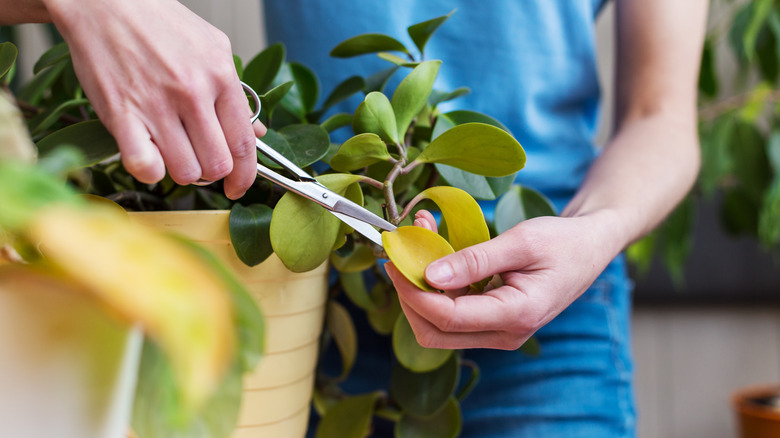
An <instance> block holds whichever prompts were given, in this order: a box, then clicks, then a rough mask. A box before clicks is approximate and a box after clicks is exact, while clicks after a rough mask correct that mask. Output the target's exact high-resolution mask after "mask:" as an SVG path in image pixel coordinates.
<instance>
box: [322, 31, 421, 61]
mask: <svg viewBox="0 0 780 438" xmlns="http://www.w3.org/2000/svg"><path fill="white" fill-rule="evenodd" d="M376 52H404V53H409V51H408V50H406V46H404V45H403V44H402V43H401V42H400V41H398V40H396V39H395V38H393V37H391V36H388V35H382V34H378V33H366V34H362V35H357V36H354V37H352V38H349V39H347V40H344V41H342V42H341V43H339V44H338V45H337V46H336V47H334V48H333V50H331V51H330V56H333V57H336V58H350V57H353V56H358V55H364V54H366V53H376Z"/></svg>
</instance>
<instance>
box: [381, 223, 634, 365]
mask: <svg viewBox="0 0 780 438" xmlns="http://www.w3.org/2000/svg"><path fill="white" fill-rule="evenodd" d="M608 216H609V214H608V213H599V214H594V215H588V216H580V217H571V218H563V217H541V218H536V219H531V220H528V221H525V222H522V223H520V224H518V225H517V226H515V227H514V228H512V229H510V230H508V231H506V232H504V233H503V234H501V235H499V236H498V237H496V238H494V239H492V240H490V241H488V242H484V243H482V244H479V245H474V246H472V247H469V248H465V249H463V250H461V251H458V252H456V253H455V254H451V255H449V256H446V257H443V258H441V259H439V260H437V261H435V262H433V263H431V264H430V265H428V267H427V268H426V270H425V275H426V279H427V281H428V283H429V284H430V285H431V286H433V287H435V288H438V289H441V290H443V291H445V293H442V294H439V293H436V292H427V291H423V290H420V289H419V288H417V287H416V286H414V285H413V284H412V283H411V282H409V281H408V280H407V279H406V278H405V277H404V276H403V275H402V274H401V273H400V272H399V271H398V269H397V268H396V267H395V266H393V264H392V263H387V264H386V265H385V266H386V269H387V273H388V275H389V276H390V279H391V280H392V281H393V283H394V285H395V287H396V290H397V291H398V297H399V299H400V301H401V307H402V308H403V311H404V313H405V314H406V317H407V319H408V320H409V323H410V325H411V326H412V329H413V330H414V333H415V336H416V337H417V341H418V342H419V343H420V345H422V346H424V347H429V348H497V349H504V350H513V349H516V348H519V347H520V346H521V345H522V344H523V343H524V342H525V341H526V340H527V339H528V338H529V337H530V336H531V335H533V333H534V332H535V331H536V330H538V329H539V328H540V327H542V326H543V325H545V324H546V323H548V322H549V321H550V320H552V319H553V318H554V317H555V316H556V315H558V314H559V313H560V312H561V311H563V310H564V309H565V308H566V307H567V306H568V305H569V304H571V303H572V302H573V301H574V300H575V299H577V297H579V296H580V295H581V294H582V293H583V292H584V291H585V290H586V289H587V288H588V287H589V286H590V284H591V283H592V282H593V281H594V280H595V279H596V277H598V275H599V273H600V272H601V271H602V270H603V269H604V268H605V267H606V265H607V264H608V263H609V261H610V260H611V259H612V258H613V257H614V256H615V255H616V254H617V253H618V252H619V251H620V249H621V246H620V244H619V243H617V241H618V239H617V238H616V236H614V233H612V234H613V236H612V237H609V236H610V234H611V233H610V228H611V227H610V226H608V224H609V223H611V222H612V221H611V220H610V218H609V217H608ZM415 225H417V226H422V227H425V228H428V229H431V230H434V231H435V227H436V223H435V221H434V220H433V217H432V216H431V215H430V213H427V212H421V213H418V215H417V216H416V219H415ZM612 231H613V232H614V231H615V230H614V229H612ZM495 274H499V275H500V281H496V280H497V279H494V280H493V281H492V282H491V283H493V284H495V287H493V288H491V286H488V289H489V290H487V291H486V292H485V293H482V294H475V293H473V292H472V293H469V292H468V285H469V284H471V283H475V282H478V281H480V280H482V279H484V278H488V277H491V276H493V275H495ZM501 283H503V284H501Z"/></svg>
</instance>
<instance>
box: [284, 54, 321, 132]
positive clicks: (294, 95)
mask: <svg viewBox="0 0 780 438" xmlns="http://www.w3.org/2000/svg"><path fill="white" fill-rule="evenodd" d="M286 67H287V68H285V67H283V68H282V73H284V72H286V71H287V69H289V72H290V75H291V76H292V78H293V80H294V81H295V85H293V87H292V89H290V92H289V93H288V94H287V95H286V96H285V99H282V105H284V106H285V108H287V110H289V111H290V112H292V113H293V114H296V115H298V114H300V115H301V116H303V117H302V119H301V120H303V119H304V118H305V116H306V114H308V113H310V112H311V111H313V110H314V105H316V104H317V99H318V98H319V93H320V86H319V83H318V82H317V76H315V75H314V72H312V71H311V70H310V69H309V68H308V67H306V66H305V65H303V64H298V63H296V62H290V63H289V64H287V66H286Z"/></svg>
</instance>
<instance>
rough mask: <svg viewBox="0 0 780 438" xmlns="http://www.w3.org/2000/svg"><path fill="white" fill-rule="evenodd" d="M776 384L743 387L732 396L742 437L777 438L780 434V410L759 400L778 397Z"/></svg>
mask: <svg viewBox="0 0 780 438" xmlns="http://www.w3.org/2000/svg"><path fill="white" fill-rule="evenodd" d="M778 395H780V387H778V386H777V385H775V384H772V385H763V386H755V387H749V388H742V389H740V390H738V391H736V392H735V393H734V394H733V395H732V397H731V405H732V406H733V408H734V411H735V412H736V415H737V421H738V427H739V437H740V438H777V437H779V436H780V410H779V409H777V408H774V407H771V406H767V405H764V404H762V403H759V402H758V400H762V399H767V398H771V397H777V396H778Z"/></svg>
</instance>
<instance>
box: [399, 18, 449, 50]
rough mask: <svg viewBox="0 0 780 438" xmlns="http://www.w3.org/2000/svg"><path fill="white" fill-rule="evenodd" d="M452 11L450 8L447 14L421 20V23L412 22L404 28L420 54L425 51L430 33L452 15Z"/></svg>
mask: <svg viewBox="0 0 780 438" xmlns="http://www.w3.org/2000/svg"><path fill="white" fill-rule="evenodd" d="M454 13H455V10H452V11H451V12H450V13H449V14H447V15H442V16H441V17H436V18H432V19H430V20H427V21H423V22H422V23H417V24H413V25H411V26H409V27H408V28H407V29H406V31H407V32H408V33H409V37H411V38H412V41H413V42H414V45H416V46H417V49H418V50H420V54H423V53H424V52H425V44H426V43H427V42H428V39H430V37H431V35H433V33H434V32H436V30H437V29H438V28H439V26H441V25H442V24H443V23H444V22H445V21H447V19H448V18H450V16H452V14H454Z"/></svg>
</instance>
